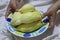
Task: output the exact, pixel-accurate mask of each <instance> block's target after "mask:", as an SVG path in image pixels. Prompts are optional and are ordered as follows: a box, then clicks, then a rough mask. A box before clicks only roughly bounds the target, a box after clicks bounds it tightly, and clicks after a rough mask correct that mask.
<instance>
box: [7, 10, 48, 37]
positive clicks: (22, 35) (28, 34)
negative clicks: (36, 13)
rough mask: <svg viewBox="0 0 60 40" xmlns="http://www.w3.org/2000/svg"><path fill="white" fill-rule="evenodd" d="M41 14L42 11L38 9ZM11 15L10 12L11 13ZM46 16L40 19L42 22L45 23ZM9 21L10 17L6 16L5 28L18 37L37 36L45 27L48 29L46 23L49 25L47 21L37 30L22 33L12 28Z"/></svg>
mask: <svg viewBox="0 0 60 40" xmlns="http://www.w3.org/2000/svg"><path fill="white" fill-rule="evenodd" d="M40 12H41V14H43V12H42V11H41V10H40ZM11 15H12V14H11ZM46 19H47V17H45V18H43V19H42V22H43V23H45V22H47V21H48V20H46ZM10 21H11V19H10V18H8V21H6V22H7V29H8V30H9V31H10V32H11V33H12V34H14V35H16V36H19V37H23V38H31V37H36V36H39V35H41V34H43V33H44V32H45V31H46V30H47V29H48V25H49V22H47V23H46V24H45V25H44V26H42V27H41V28H40V29H38V30H37V31H34V32H32V33H22V32H18V31H16V30H15V29H14V28H12V26H11V25H10Z"/></svg>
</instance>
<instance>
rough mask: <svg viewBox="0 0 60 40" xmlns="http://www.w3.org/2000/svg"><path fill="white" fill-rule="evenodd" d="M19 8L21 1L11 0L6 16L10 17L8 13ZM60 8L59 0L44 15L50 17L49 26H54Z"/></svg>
mask: <svg viewBox="0 0 60 40" xmlns="http://www.w3.org/2000/svg"><path fill="white" fill-rule="evenodd" d="M18 9H19V2H18V0H11V1H10V4H9V6H8V8H7V11H6V15H5V18H7V17H8V15H9V14H10V13H11V11H12V10H14V11H17V10H18ZM59 9H60V0H57V1H56V3H54V4H53V5H52V6H51V7H50V8H49V9H48V10H47V12H46V13H45V14H43V15H42V18H44V17H45V16H48V18H49V28H53V27H54V19H55V16H56V12H57V11H58V10H59Z"/></svg>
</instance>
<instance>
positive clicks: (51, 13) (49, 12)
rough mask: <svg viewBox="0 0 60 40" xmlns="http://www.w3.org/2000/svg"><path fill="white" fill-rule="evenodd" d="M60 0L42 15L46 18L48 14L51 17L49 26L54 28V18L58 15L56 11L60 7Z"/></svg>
mask: <svg viewBox="0 0 60 40" xmlns="http://www.w3.org/2000/svg"><path fill="white" fill-rule="evenodd" d="M59 3H60V0H59V1H57V2H56V3H55V4H53V5H52V6H51V7H50V8H49V9H48V10H47V12H46V13H45V14H43V15H42V17H43V18H44V17H45V16H48V19H49V28H53V27H54V20H55V17H56V12H57V11H58V10H59V9H60V5H59Z"/></svg>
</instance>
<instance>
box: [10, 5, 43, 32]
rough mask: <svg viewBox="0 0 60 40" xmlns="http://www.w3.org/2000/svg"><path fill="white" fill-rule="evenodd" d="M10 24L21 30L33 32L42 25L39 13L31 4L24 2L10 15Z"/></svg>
mask: <svg viewBox="0 0 60 40" xmlns="http://www.w3.org/2000/svg"><path fill="white" fill-rule="evenodd" d="M11 19H12V20H11V23H10V24H11V25H12V26H13V27H14V28H15V29H16V30H18V31H21V32H33V31H35V30H37V29H39V28H40V27H41V26H42V23H41V20H42V18H41V13H40V12H39V11H37V10H36V9H35V7H34V6H33V5H32V4H25V5H24V6H22V8H20V9H19V10H18V11H17V12H14V14H13V15H12V17H11Z"/></svg>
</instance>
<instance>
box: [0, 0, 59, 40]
mask: <svg viewBox="0 0 60 40" xmlns="http://www.w3.org/2000/svg"><path fill="white" fill-rule="evenodd" d="M7 1H8V0H0V16H1V17H0V36H1V37H0V40H40V39H43V38H44V36H48V34H49V33H51V32H50V31H52V29H50V30H47V31H48V32H47V33H45V34H43V35H42V36H41V37H40V36H39V37H35V38H30V39H25V38H19V37H16V36H13V35H12V34H10V33H9V32H8V31H7V28H6V22H5V19H4V16H3V15H5V11H6V8H7V5H8V3H9V2H7ZM6 4H7V5H6ZM2 5H5V6H4V7H3V8H2V9H1V7H2ZM50 6H51V5H46V6H41V7H36V8H37V10H42V9H43V11H44V12H45V11H46V10H47V9H48V8H49V7H50ZM5 7H6V8H5ZM59 16H60V15H59ZM59 16H58V17H59ZM58 17H57V18H58ZM58 19H60V18H58ZM57 21H58V20H57ZM56 24H57V23H56ZM59 26H60V25H59ZM59 26H55V28H54V31H53V34H52V35H51V36H48V37H47V38H45V39H44V40H60V34H59V33H60V27H59ZM56 33H57V34H56Z"/></svg>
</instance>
